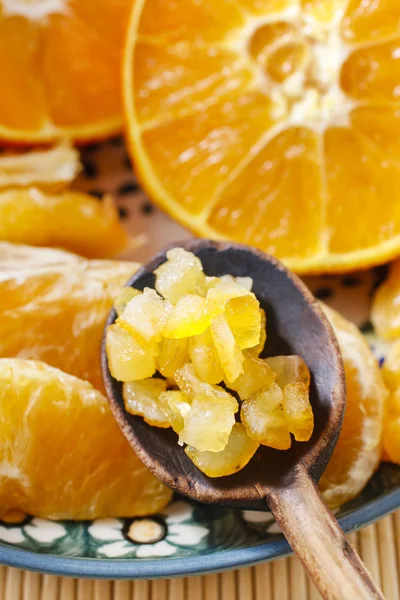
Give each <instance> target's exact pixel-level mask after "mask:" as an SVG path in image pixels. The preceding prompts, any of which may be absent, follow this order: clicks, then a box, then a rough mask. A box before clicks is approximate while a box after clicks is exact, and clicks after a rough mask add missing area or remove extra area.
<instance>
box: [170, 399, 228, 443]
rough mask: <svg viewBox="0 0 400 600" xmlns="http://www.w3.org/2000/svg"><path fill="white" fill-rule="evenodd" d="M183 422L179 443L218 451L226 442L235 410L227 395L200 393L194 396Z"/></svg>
mask: <svg viewBox="0 0 400 600" xmlns="http://www.w3.org/2000/svg"><path fill="white" fill-rule="evenodd" d="M183 422H184V426H183V429H182V431H181V432H180V435H179V443H180V444H188V445H189V446H193V447H194V448H196V449H197V450H201V451H202V452H204V451H209V452H220V451H221V450H223V449H224V448H225V446H226V445H227V443H228V440H229V435H230V433H231V431H232V427H233V425H234V423H235V410H234V407H233V404H232V402H231V400H230V398H229V397H226V398H224V397H221V396H219V397H218V396H210V395H208V394H202V395H199V396H194V398H193V401H192V404H191V408H190V411H188V412H187V413H186V414H185V415H184V417H183Z"/></svg>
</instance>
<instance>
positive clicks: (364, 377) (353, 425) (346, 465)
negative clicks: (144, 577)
mask: <svg viewBox="0 0 400 600" xmlns="http://www.w3.org/2000/svg"><path fill="white" fill-rule="evenodd" d="M322 308H323V310H324V312H325V315H326V316H327V317H328V319H329V321H330V323H331V325H332V327H333V330H334V332H335V334H336V337H337V340H338V342H339V346H340V350H341V352H342V356H343V362H344V368H345V374H346V390H347V401H346V412H345V416H344V421H343V427H342V430H341V432H340V436H339V440H338V442H337V445H336V447H335V450H334V451H333V455H332V458H331V460H330V461H329V463H328V466H327V468H326V470H325V472H324V474H323V475H322V478H321V480H320V483H319V487H320V490H321V492H322V494H323V496H324V498H325V501H326V502H327V504H329V506H331V507H335V506H340V505H341V504H344V503H345V502H348V501H349V500H351V499H352V498H355V497H356V496H357V494H359V493H360V492H361V490H362V489H363V488H364V487H365V485H366V484H367V482H368V480H369V479H370V478H371V476H372V474H373V473H374V471H375V470H376V469H377V467H378V465H379V461H380V457H381V446H382V428H383V418H384V402H385V399H386V396H387V389H386V387H385V384H384V382H383V378H382V374H381V372H380V369H379V367H378V364H377V362H376V360H375V358H374V356H373V354H372V352H371V350H370V348H369V346H368V344H367V342H366V341H365V339H364V336H363V335H362V334H361V333H360V331H359V330H358V329H357V327H356V326H355V325H353V324H352V323H350V322H349V321H347V320H346V319H344V318H343V317H342V316H341V315H340V314H339V313H337V312H336V311H334V310H332V309H331V308H328V307H327V306H325V305H322Z"/></svg>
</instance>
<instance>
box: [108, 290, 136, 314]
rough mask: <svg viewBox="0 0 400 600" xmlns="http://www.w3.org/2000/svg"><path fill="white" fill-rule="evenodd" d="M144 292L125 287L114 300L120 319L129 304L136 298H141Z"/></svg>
mask: <svg viewBox="0 0 400 600" xmlns="http://www.w3.org/2000/svg"><path fill="white" fill-rule="evenodd" d="M141 293H142V292H141V291H139V290H136V289H135V288H133V287H124V288H122V289H121V290H119V291H118V294H117V295H116V297H115V300H114V309H115V312H116V313H117V316H118V317H120V316H121V315H122V313H123V312H124V310H125V308H126V306H127V304H128V302H130V301H131V300H132V299H133V298H135V296H139V294H141Z"/></svg>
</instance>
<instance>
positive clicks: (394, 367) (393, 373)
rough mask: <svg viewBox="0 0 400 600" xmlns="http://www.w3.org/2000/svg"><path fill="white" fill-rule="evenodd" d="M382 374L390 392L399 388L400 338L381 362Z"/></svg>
mask: <svg viewBox="0 0 400 600" xmlns="http://www.w3.org/2000/svg"><path fill="white" fill-rule="evenodd" d="M382 374H383V378H384V380H385V383H386V386H387V387H388V389H389V390H390V391H391V392H395V391H396V390H397V388H400V340H397V341H396V342H395V343H394V344H393V346H392V347H391V348H390V350H389V352H388V354H387V356H386V358H385V362H384V363H383V368H382ZM399 408H400V406H399Z"/></svg>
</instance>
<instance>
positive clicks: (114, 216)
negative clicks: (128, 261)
mask: <svg viewBox="0 0 400 600" xmlns="http://www.w3.org/2000/svg"><path fill="white" fill-rule="evenodd" d="M0 215H1V218H0V241H7V242H14V243H19V244H29V245H31V246H57V247H61V248H65V249H67V250H71V251H72V252H77V253H78V254H82V255H83V256H87V257H89V258H108V257H110V256H114V255H116V254H117V253H118V252H120V251H121V250H123V249H124V248H126V246H127V243H128V238H127V234H126V233H125V231H124V229H123V227H122V225H121V223H120V221H119V217H118V211H117V209H116V207H115V205H114V202H113V200H112V198H111V197H107V198H105V199H104V200H103V201H102V202H100V201H99V200H97V198H93V197H92V196H89V195H88V194H83V193H81V192H73V191H66V192H63V193H61V194H52V195H51V194H48V193H45V192H42V191H39V190H38V189H37V188H29V189H12V190H5V191H2V192H0Z"/></svg>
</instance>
